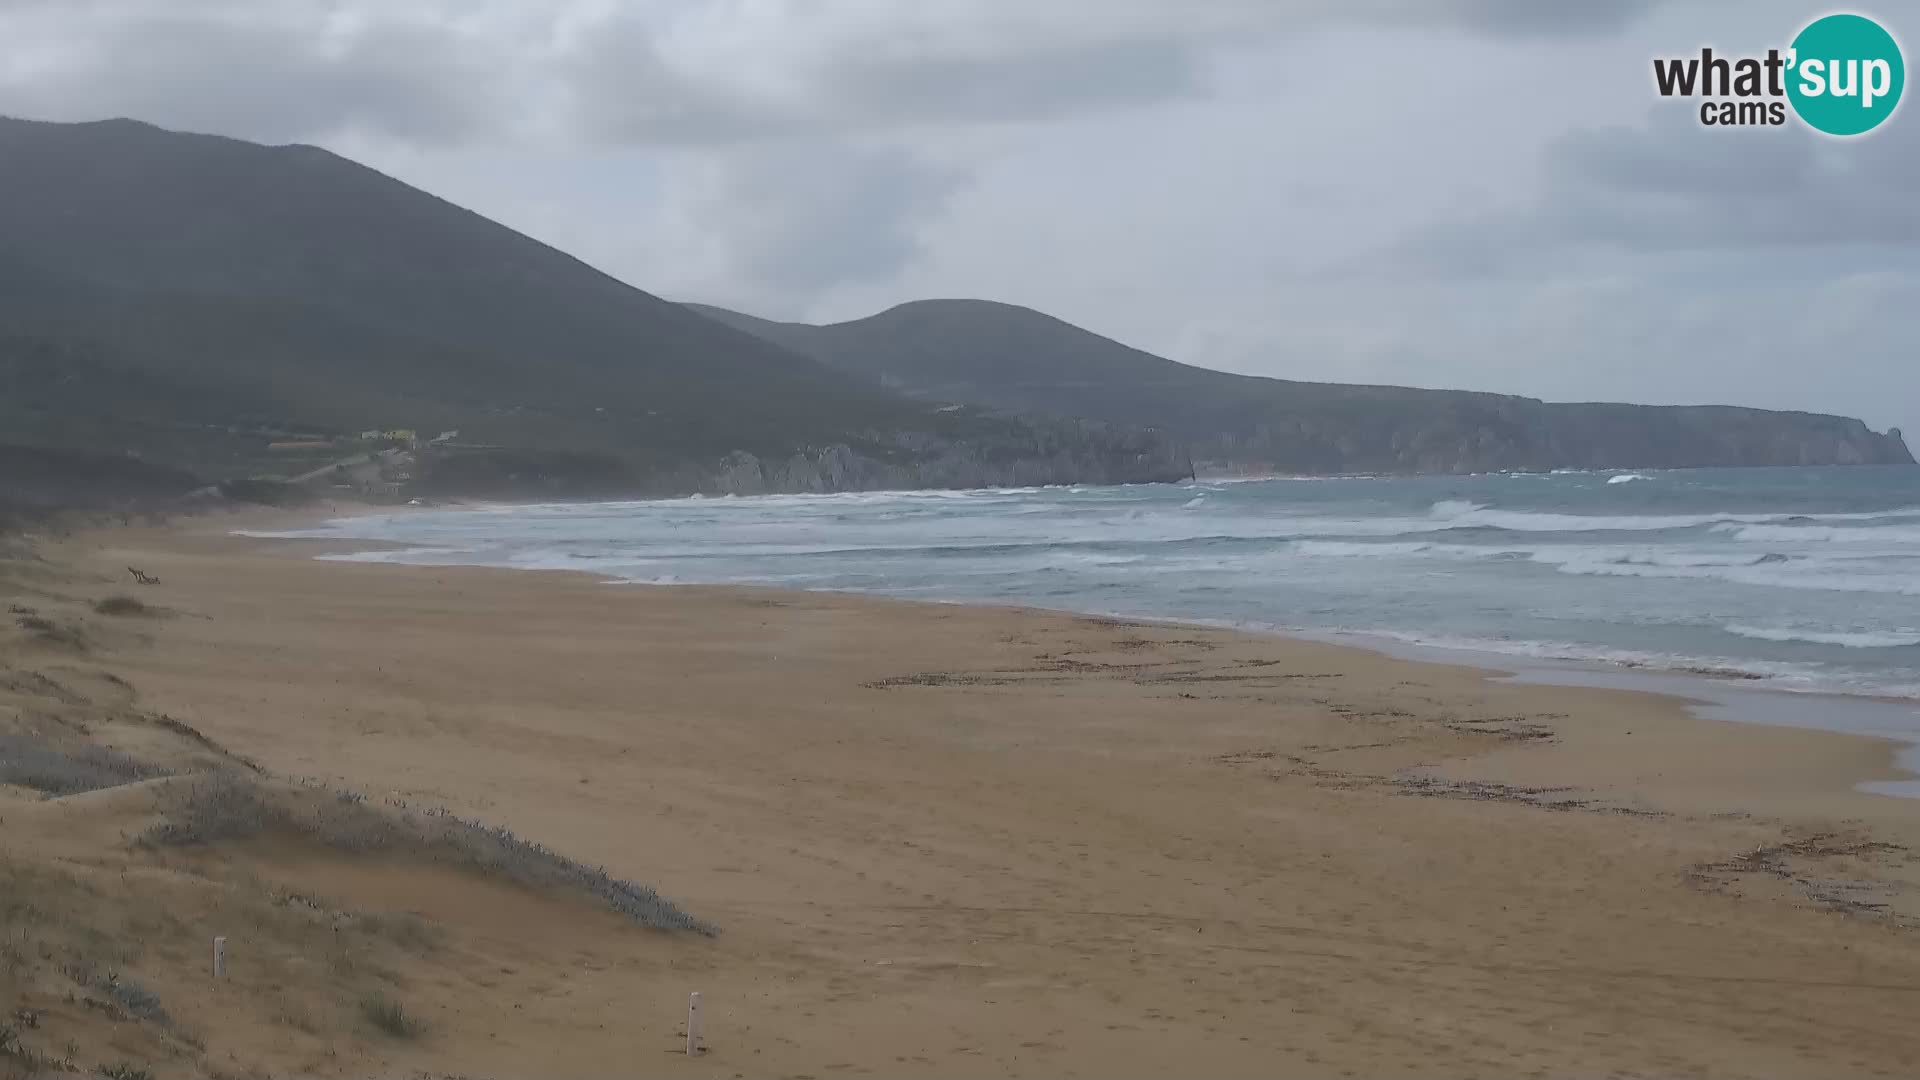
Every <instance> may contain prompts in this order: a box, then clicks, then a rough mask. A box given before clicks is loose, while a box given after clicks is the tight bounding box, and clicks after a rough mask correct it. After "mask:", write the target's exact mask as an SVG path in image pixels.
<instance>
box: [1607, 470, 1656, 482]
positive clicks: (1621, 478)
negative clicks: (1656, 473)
mask: <svg viewBox="0 0 1920 1080" xmlns="http://www.w3.org/2000/svg"><path fill="white" fill-rule="evenodd" d="M1651 479H1653V478H1652V477H1651V476H1646V475H1643V474H1641V473H1637V472H1630V473H1620V474H1619V475H1617V476H1609V477H1607V483H1609V484H1625V483H1628V482H1630V481H1634V480H1651Z"/></svg>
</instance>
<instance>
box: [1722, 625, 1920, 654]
mask: <svg viewBox="0 0 1920 1080" xmlns="http://www.w3.org/2000/svg"><path fill="white" fill-rule="evenodd" d="M1723 629H1725V630H1726V632H1727V633H1729V634H1737V635H1739V636H1740V637H1743V638H1754V639H1755V640H1758V641H1802V642H1806V643H1808V644H1810V645H1838V646H1840V647H1841V648H1845V649H1901V648H1907V647H1909V646H1913V645H1920V630H1914V629H1911V628H1907V627H1903V628H1901V629H1899V630H1802V629H1795V628H1791V627H1777V626H1747V625H1743V624H1740V623H1730V624H1728V625H1727V626H1726V627H1724V628H1723Z"/></svg>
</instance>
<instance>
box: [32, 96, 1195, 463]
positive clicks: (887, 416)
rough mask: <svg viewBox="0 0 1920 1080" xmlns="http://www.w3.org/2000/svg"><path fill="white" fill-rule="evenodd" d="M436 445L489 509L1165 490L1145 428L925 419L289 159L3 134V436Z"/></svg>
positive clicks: (698, 320)
mask: <svg viewBox="0 0 1920 1080" xmlns="http://www.w3.org/2000/svg"><path fill="white" fill-rule="evenodd" d="M397 428H405V429H417V430H421V431H424V432H426V433H429V434H431V433H432V432H435V431H442V430H450V429H457V430H458V431H459V432H460V443H461V444H462V445H464V446H466V447H468V448H469V449H468V451H467V452H464V453H457V454H456V453H453V452H452V451H436V452H435V453H434V454H432V455H428V456H427V457H428V460H427V461H426V462H425V463H424V465H423V471H424V474H425V475H424V476H423V477H422V478H421V480H420V483H422V484H424V485H427V486H435V485H437V486H440V487H456V488H460V489H463V490H480V491H487V492H490V493H507V492H509V491H511V490H512V489H515V488H529V489H532V490H537V491H556V490H557V491H564V492H570V493H589V492H594V493H600V492H611V491H647V490H768V489H797V490H825V489H837V488H840V487H871V486H966V485H973V484H995V483H1036V482H1068V481H1084V482H1109V481H1130V480H1164V479H1174V478H1178V477H1180V476H1182V475H1185V474H1186V472H1187V471H1188V470H1187V465H1186V462H1185V461H1184V460H1183V459H1180V458H1179V456H1178V454H1177V452H1176V451H1175V450H1174V449H1173V448H1172V447H1170V446H1169V445H1168V444H1167V442H1166V441H1165V440H1164V439H1162V438H1160V437H1158V436H1155V435H1153V434H1151V433H1148V432H1143V431H1139V430H1131V429H1118V428H1115V427H1114V426H1112V425H1109V424H1105V423H1103V422H1099V421H1090V420H1064V419H1059V418H1051V419H1037V420H1035V419H1025V418H1021V417H1016V416H1012V415H1006V414H1002V413H999V412H995V411H992V410H983V409H960V410H944V409H939V408H936V407H934V406H932V405H929V404H927V403H925V402H921V401H917V400H913V399H910V398H907V397H904V396H902V395H899V394H897V393H894V392H892V391H889V390H886V389H884V388H882V387H880V386H878V385H876V384H874V383H873V382H871V381H870V380H866V379H863V378H857V377H854V376H851V375H849V374H847V373H844V372H841V371H839V370H836V369H834V368H831V367H829V366H826V365H823V364H820V363H818V362H815V361H813V360H811V359H808V358H806V357H803V356H799V355H796V354H794V353H792V352H790V351H788V350H785V349H783V348H781V347H779V346H776V345H773V344H770V343H768V342H767V341H765V340H763V339H761V338H759V337H756V336H754V335H750V334H746V333H742V332H740V331H738V330H736V329H734V328H731V327H727V326H724V325H721V324H718V323H715V322H713V321H712V320H709V319H707V318H704V317H702V316H700V315H697V314H694V313H692V312H689V311H688V310H686V309H685V308H684V307H682V306H680V305H678V304H673V303H669V302H667V301H665V300H662V299H660V298H658V297H655V296H652V295H650V294H648V293H645V292H642V291H640V290H639V289H635V288H633V287H631V286H628V285H626V284H623V283H621V282H619V281H617V280H615V279H613V278H611V277H609V276H607V275H605V274H602V273H600V272H599V271H596V270H594V269H593V268H592V267H589V266H587V265H585V264H583V263H581V262H579V261H578V260H576V259H573V258H571V257H570V256H568V255H566V254H564V253H562V252H559V251H556V250H554V249H553V248H550V247H547V246H546V245H544V244H540V243H538V242H536V241H534V240H532V239H529V238H528V237H525V236H523V235H521V234H519V233H516V232H514V231H512V230H510V229H507V228H505V227H503V226H501V225H498V224H495V223H493V222H491V221H488V220H487V219H485V218H482V217H480V216H479V215H477V214H474V213H471V212H469V211H467V210H463V209H461V208H459V207H457V206H454V205H452V204H450V203H447V202H444V201H442V200H440V199H438V198H435V197H433V196H431V195H428V194H426V193H424V192H421V191H418V190H416V189H414V188H412V187H409V186H407V185H406V184H403V183H401V182H399V181H397V180H394V179H392V178H390V177H387V176H385V175H382V174H381V173H378V172H375V171H374V170H372V169H368V168H366V167H364V166H361V165H358V164H356V163H354V162H352V161H349V160H347V159H345V158H341V157H339V156H336V155H334V154H332V153H329V152H327V151H325V150H321V149H318V148H315V147H311V146H282V147H268V146H261V145H257V144H253V143H248V142H242V141H239V140H234V139H226V138H220V137H215V136H208V135H190V134H182V133H178V132H171V131H165V130H162V129H160V128H156V127H153V126H151V125H147V124H143V123H138V122H134V121H128V120H113V121H104V122H100V123H88V124H50V123H39V122H33V121H24V120H11V119H4V118H0V441H5V442H10V443H15V444H20V445H26V446H36V447H44V448H55V449H67V450H75V451H101V450H107V451H126V452H132V453H135V454H138V455H141V456H143V457H146V458H149V459H152V460H154V461H157V462H166V463H170V464H174V465H183V466H187V467H189V468H191V469H193V470H195V471H196V472H198V473H200V474H201V475H203V476H207V477H211V478H219V477H222V476H234V475H245V474H248V473H253V472H259V471H262V470H269V471H270V470H271V469H272V468H273V467H274V459H273V458H272V457H271V456H270V454H269V444H271V443H274V442H279V443H281V444H282V445H287V444H316V443H317V444H321V445H325V444H326V443H327V440H330V439H334V438H337V437H341V436H345V435H350V434H352V433H357V432H361V431H364V430H367V429H375V430H387V429H397Z"/></svg>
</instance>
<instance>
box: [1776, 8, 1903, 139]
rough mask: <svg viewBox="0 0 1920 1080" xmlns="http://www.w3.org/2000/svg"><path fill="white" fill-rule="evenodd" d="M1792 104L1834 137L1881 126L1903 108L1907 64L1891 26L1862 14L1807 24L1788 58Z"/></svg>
mask: <svg viewBox="0 0 1920 1080" xmlns="http://www.w3.org/2000/svg"><path fill="white" fill-rule="evenodd" d="M1787 56H1788V59H1787V63H1788V65H1789V66H1790V67H1791V69H1792V71H1793V75H1792V78H1791V79H1789V81H1788V82H1787V100H1788V101H1791V102H1793V111H1794V112H1797V113H1799V114H1800V119H1802V120H1805V121H1806V122H1807V123H1808V124H1809V125H1811V126H1813V127H1814V128H1817V129H1819V130H1821V131H1824V132H1826V133H1827V134H1829V135H1859V134H1862V133H1864V132H1868V131H1872V130H1873V129H1874V128H1876V127H1879V126H1880V124H1881V122H1882V121H1884V120H1885V119H1886V118H1887V117H1889V116H1891V115H1893V110H1894V108H1895V107H1897V106H1898V105H1899V104H1900V91H1901V90H1902V89H1904V88H1905V87H1906V84H1907V65H1906V62H1905V61H1904V60H1903V59H1902V58H1901V56H1900V45H1899V43H1898V42H1896V41H1894V40H1893V35H1892V34H1889V33H1887V31H1886V28H1885V27H1883V26H1881V25H1880V24H1879V23H1877V22H1874V21H1873V20H1872V19H1869V18H1866V17H1865V16H1862V15H1829V16H1827V17H1826V18H1824V19H1815V20H1814V21H1813V22H1811V23H1808V24H1807V28H1806V29H1805V30H1802V31H1800V34H1799V36H1798V37H1796V38H1794V39H1793V50H1792V51H1791V52H1789V53H1788V54H1787Z"/></svg>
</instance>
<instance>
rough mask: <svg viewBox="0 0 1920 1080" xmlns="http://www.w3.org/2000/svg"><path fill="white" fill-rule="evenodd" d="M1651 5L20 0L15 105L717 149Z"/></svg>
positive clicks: (1, 71)
mask: <svg viewBox="0 0 1920 1080" xmlns="http://www.w3.org/2000/svg"><path fill="white" fill-rule="evenodd" d="M1650 3H1651V0H1612V2H1595V3H1568V4H1559V3H1544V2H1533V0H1355V2H1341V0H1299V2H1294V3H1279V2H1275V0H1195V2H1192V3H1182V4H1175V3H1167V2H1164V0H1099V2H1094V0H1055V2H1052V3H1044V4H1027V5H1016V4H1008V3H1000V2H998V0H975V2H972V3H966V2H960V3H948V4H937V5H936V4H898V5H870V4H854V3H819V4H814V5H809V6H806V7H804V8H802V7H797V6H796V7H783V6H778V5H769V6H741V7H734V6H728V7H720V6H712V5H703V4H700V3H659V4H654V5H651V6H649V7H647V8H645V9H643V10H644V14H635V13H634V9H633V8H616V9H613V10H612V12H611V14H609V13H608V10H607V8H606V7H605V6H604V5H602V4H598V3H592V2H589V0H553V2H549V3H536V2H532V0H528V2H524V3H522V2H518V0H496V2H493V3H481V4H468V3H456V2H453V0H415V2H412V3H409V4H407V5H395V4H388V3H379V2H375V0H336V2H333V3H329V4H326V5H316V4H311V3H301V2H296V0H170V2H168V3H166V4H164V5H162V4H159V3H155V2H143V0H0V39H3V40H6V41H7V42H8V47H9V49H10V50H12V51H13V52H14V54H15V55H14V57H13V59H12V62H11V63H9V62H8V61H7V60H5V59H0V111H7V112H14V113H19V114H23V115H32V116H37V117H41V118H49V119H83V118H97V117H100V116H106V115H130V116H135V117H137V118H141V119H147V120H152V121H155V122H158V123H162V124H166V125H173V126H181V127H189V128H195V129H200V130H208V131H215V132H219V133H223V134H232V135H241V136H246V137H252V138H258V139H263V140H266V141H286V140H292V139H305V138H313V137H316V136H321V135H325V134H329V133H332V132H335V131H338V130H342V129H351V130H357V131H368V132H374V133H378V134H382V135H388V136H392V137H397V138H403V139H407V140H411V141H415V142H419V143H426V144H432V143H446V142H458V141H489V140H491V141H500V140H506V141H512V140H514V139H518V138H524V137H527V136H529V135H531V136H532V137H536V138H541V139H546V140H562V141H564V140H566V139H569V138H572V137H575V136H578V135H580V134H587V135H591V136H593V137H597V138H601V139H611V140H617V141H624V142H663V143H716V142H725V141H738V140H750V139H756V138H768V137H782V136H791V135H798V134H806V133H820V132H826V133H835V134H856V133H860V132H873V131H877V130H884V129H891V128H898V127H903V126H913V125H925V126H938V125H953V124H968V123H981V122H987V123H1001V122H1024V121H1031V120H1034V119H1037V118H1047V117H1053V116H1059V115H1063V114H1068V113H1074V112H1085V111H1098V110H1108V109H1117V108H1125V107H1128V106H1132V105H1137V104H1140V103H1142V102H1153V101H1165V100H1170V99H1176V98H1180V97H1183V96H1189V95H1193V94H1196V93H1199V92H1201V91H1203V90H1204V87H1203V85H1202V80H1201V78H1200V77H1199V74H1198V72H1199V70H1200V64H1199V62H1198V59H1197V56H1198V54H1199V51H1200V50H1203V49H1206V48H1211V47H1214V46H1218V45H1221V44H1223V43H1245V42H1247V41H1251V40H1258V39H1263V38H1264V39H1276V38H1280V37H1284V36H1285V35H1288V34H1291V33H1295V32H1298V31H1302V30H1310V29H1314V28H1318V27H1323V26H1328V25H1338V24H1355V25H1372V26H1389V27H1391V26H1401V27H1424V28H1433V27H1442V28H1453V29H1459V30H1464V31H1466V32H1469V33H1477V34H1487V35H1503V34H1512V33H1522V34H1532V35H1540V34H1559V35H1585V34H1594V33H1605V32H1611V31H1613V30H1615V29H1618V28H1619V27H1620V26H1622V25H1624V24H1625V23H1627V22H1628V21H1631V20H1632V19H1633V18H1635V17H1637V16H1638V15H1639V14H1640V13H1642V12H1643V11H1644V10H1645V9H1646V8H1647V7H1648V6H1649V5H1650Z"/></svg>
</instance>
